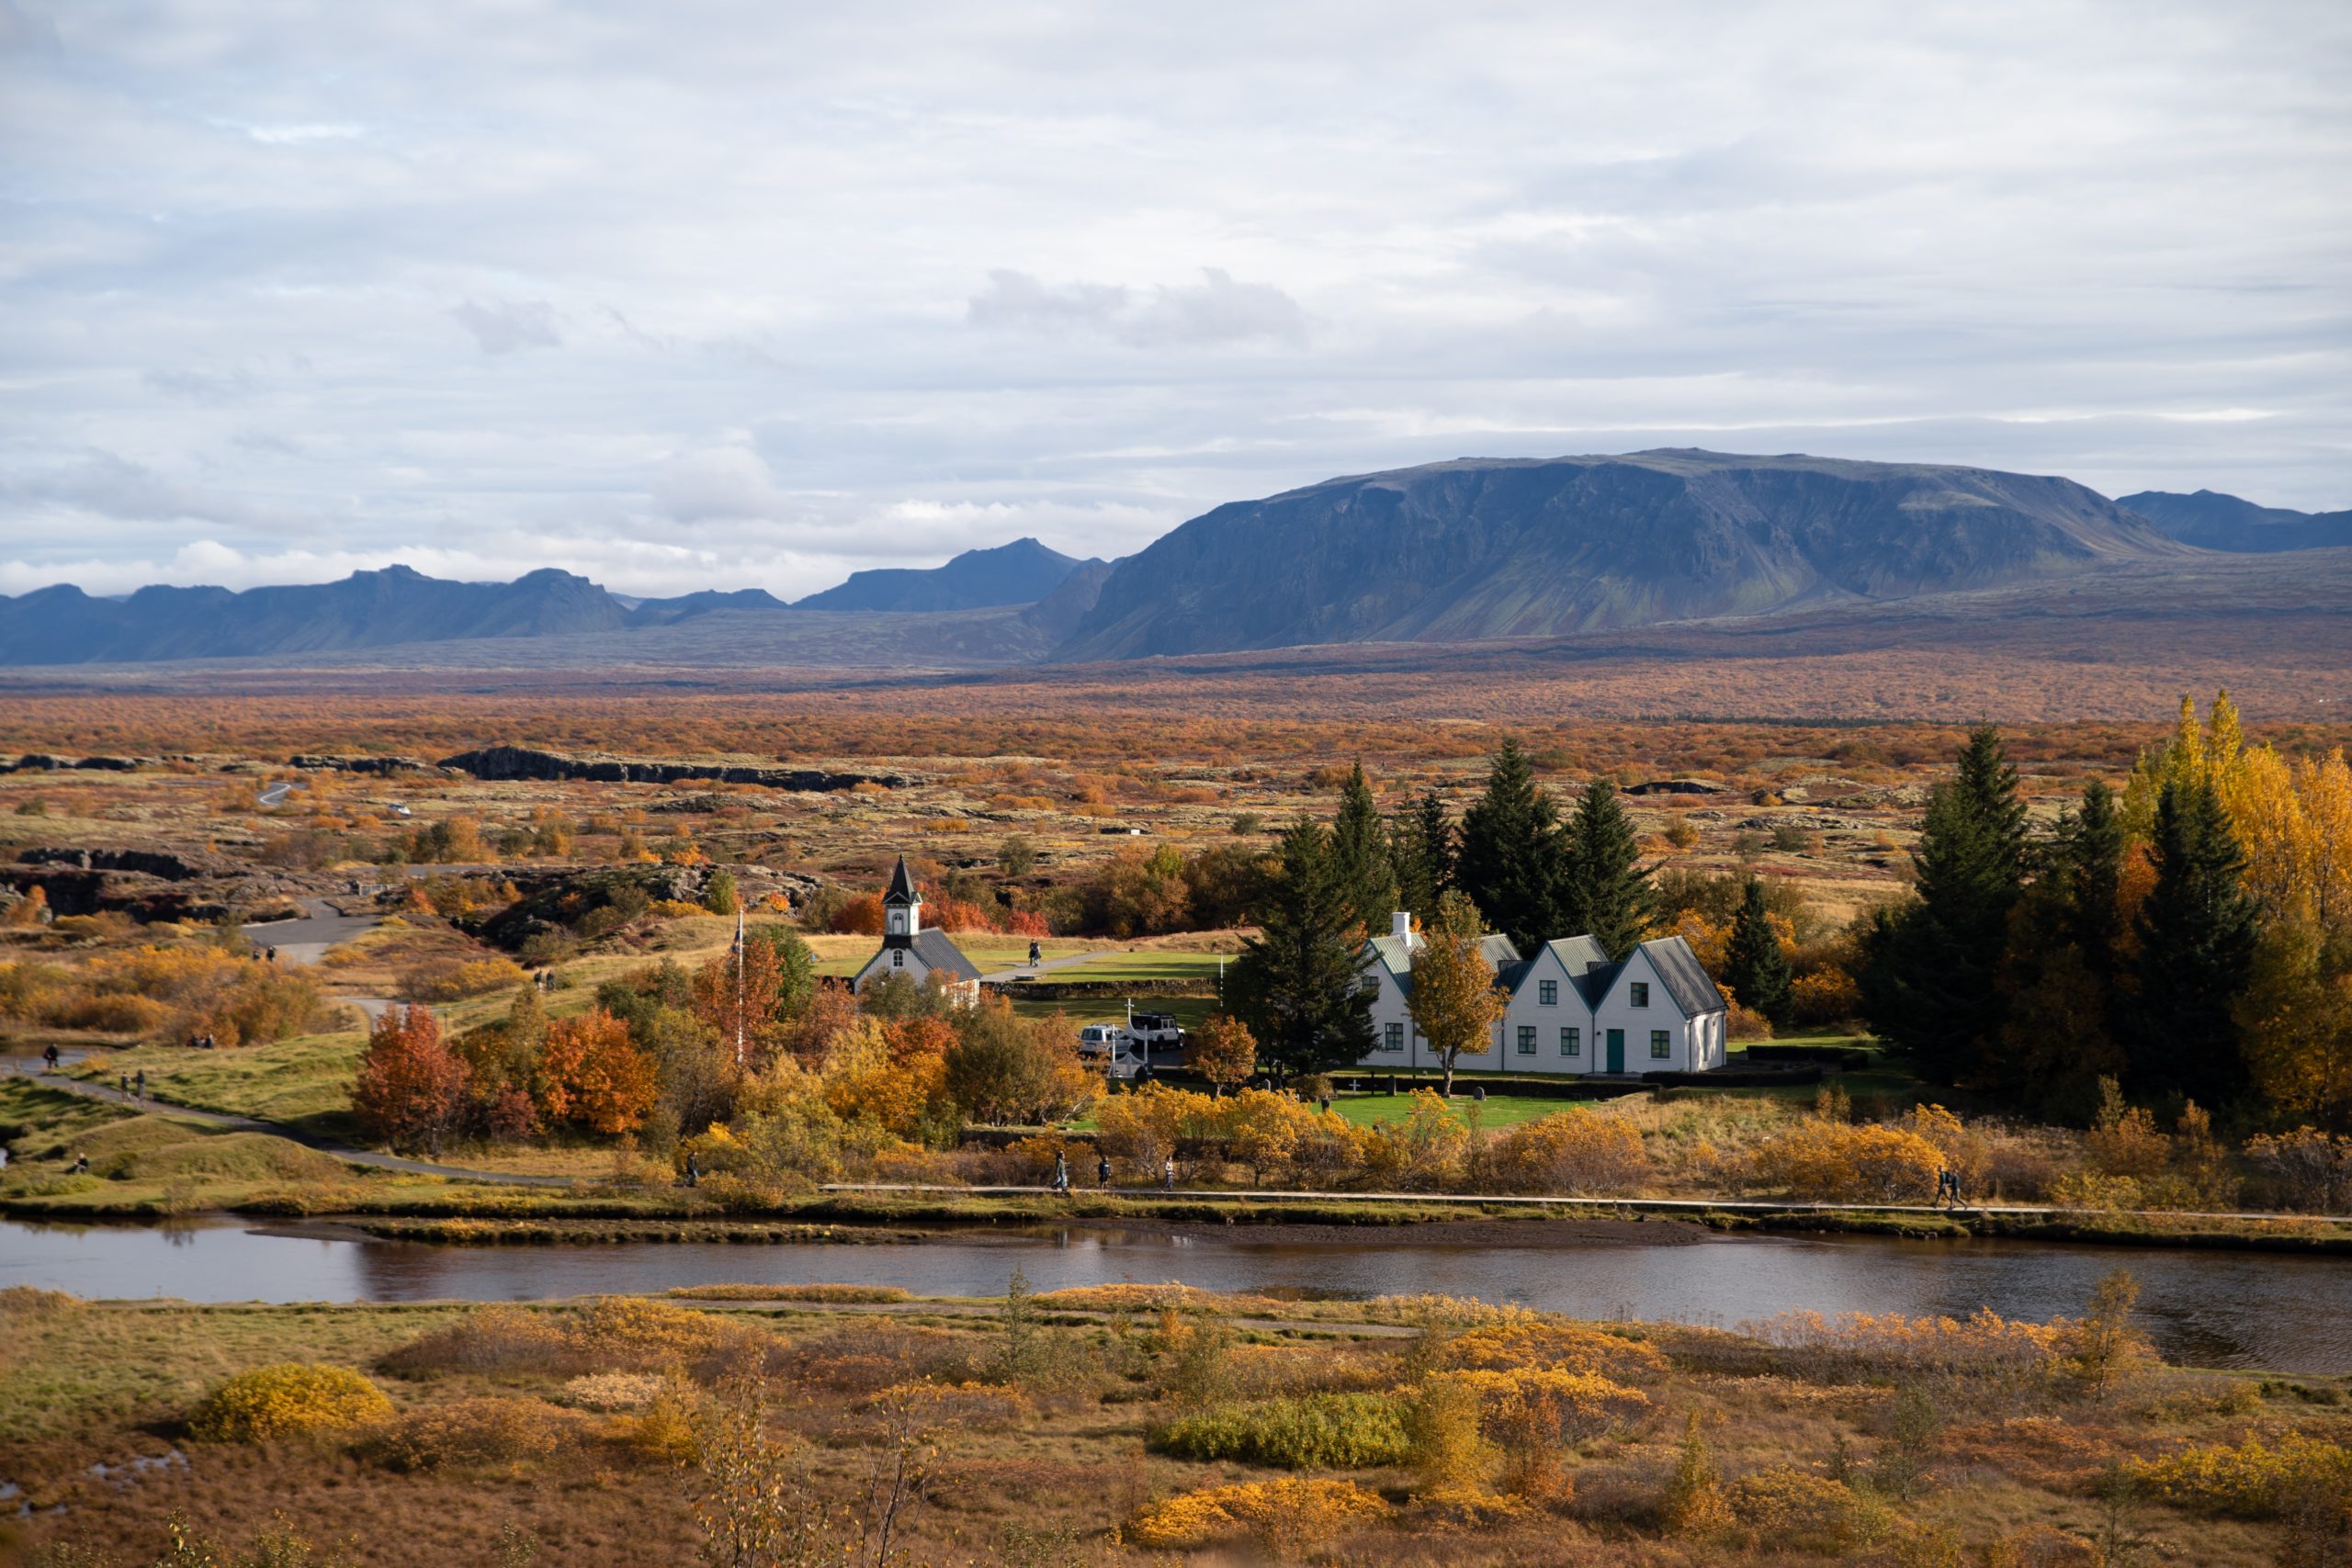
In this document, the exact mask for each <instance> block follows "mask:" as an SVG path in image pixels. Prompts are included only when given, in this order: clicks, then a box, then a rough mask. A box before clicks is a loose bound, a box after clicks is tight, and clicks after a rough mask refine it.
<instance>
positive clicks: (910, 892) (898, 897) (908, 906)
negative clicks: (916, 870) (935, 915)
mask: <svg viewBox="0 0 2352 1568" xmlns="http://www.w3.org/2000/svg"><path fill="white" fill-rule="evenodd" d="M921 930H922V894H920V893H918V892H916V891H915V879H914V877H913V876H912V875H911V874H909V872H908V871H907V857H906V856H904V855H900V856H899V869H898V870H896V871H894V872H892V873H891V874H890V890H889V891H888V892H887V893H885V894H883V895H882V933H883V934H884V935H885V936H901V937H904V936H912V935H914V934H915V932H917V931H921Z"/></svg>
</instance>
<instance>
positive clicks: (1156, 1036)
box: [1127, 1012, 1184, 1051]
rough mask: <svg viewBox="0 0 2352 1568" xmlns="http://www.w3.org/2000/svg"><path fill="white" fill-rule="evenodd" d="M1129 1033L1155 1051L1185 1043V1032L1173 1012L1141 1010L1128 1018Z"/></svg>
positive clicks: (1165, 1049)
mask: <svg viewBox="0 0 2352 1568" xmlns="http://www.w3.org/2000/svg"><path fill="white" fill-rule="evenodd" d="M1127 1035H1128V1037H1129V1038H1130V1039H1132V1040H1134V1041H1135V1043H1136V1044H1138V1045H1142V1046H1145V1047H1147V1048H1148V1049H1150V1050H1154V1051H1172V1050H1175V1049H1178V1048H1179V1047H1181V1046H1182V1044H1183V1043H1184V1032H1183V1030H1182V1029H1181V1028H1179V1027H1178V1026H1177V1023H1176V1020H1175V1018H1174V1016H1173V1015H1172V1014H1170V1013H1164V1012H1139V1013H1136V1014H1134V1015H1133V1016H1132V1017H1130V1018H1129V1019H1128V1020H1127Z"/></svg>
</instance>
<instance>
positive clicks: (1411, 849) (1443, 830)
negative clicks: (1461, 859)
mask: <svg viewBox="0 0 2352 1568" xmlns="http://www.w3.org/2000/svg"><path fill="white" fill-rule="evenodd" d="M1388 845H1389V850H1388V858H1389V862H1390V863H1391V864H1393V865H1394V866H1395V867H1396V869H1397V900H1398V902H1399V903H1400V904H1401V905H1402V906H1403V907H1404V908H1408V909H1410V910H1413V911H1414V912H1415V913H1417V914H1424V915H1426V914H1427V913H1428V912H1429V911H1430V910H1433V909H1435V908H1437V901H1438V899H1439V898H1440V897H1443V895H1444V894H1445V893H1446V891H1447V890H1448V889H1449V888H1451V887H1452V886H1453V818H1451V817H1449V816H1447V815H1446V810H1445V802H1444V801H1443V800H1442V799H1440V798H1439V796H1438V793H1437V791H1435V790H1430V792H1429V793H1428V794H1426V795H1422V796H1421V798H1420V799H1419V800H1418V801H1416V802H1414V803H1413V805H1412V806H1411V807H1409V808H1408V809H1407V810H1405V811H1403V812H1400V813H1398V815H1397V823H1396V826H1395V827H1394V828H1392V829H1389V834H1388Z"/></svg>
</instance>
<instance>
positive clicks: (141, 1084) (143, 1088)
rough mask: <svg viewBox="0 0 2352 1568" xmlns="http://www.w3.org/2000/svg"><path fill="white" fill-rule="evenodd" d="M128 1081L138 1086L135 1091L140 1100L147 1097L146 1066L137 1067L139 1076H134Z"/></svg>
mask: <svg viewBox="0 0 2352 1568" xmlns="http://www.w3.org/2000/svg"><path fill="white" fill-rule="evenodd" d="M130 1081H131V1082H132V1083H134V1084H136V1085H137V1086H138V1090H137V1092H138V1095H139V1098H140V1099H141V1100H144V1099H146V1098H147V1069H146V1068H144V1067H141V1068H140V1069H139V1076H138V1077H135V1078H133V1079H131V1080H130Z"/></svg>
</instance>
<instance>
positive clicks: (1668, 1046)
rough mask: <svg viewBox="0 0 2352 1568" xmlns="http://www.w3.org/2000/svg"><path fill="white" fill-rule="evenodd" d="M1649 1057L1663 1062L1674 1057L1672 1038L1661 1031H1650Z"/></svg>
mask: <svg viewBox="0 0 2352 1568" xmlns="http://www.w3.org/2000/svg"><path fill="white" fill-rule="evenodd" d="M1650 1055H1652V1056H1654V1057H1656V1058H1657V1060H1659V1061H1661V1062H1663V1061H1665V1060H1666V1059H1667V1058H1668V1056H1671V1055H1674V1036H1673V1035H1671V1034H1668V1032H1666V1031H1665V1030H1663V1029H1653V1030H1651V1031H1650Z"/></svg>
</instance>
